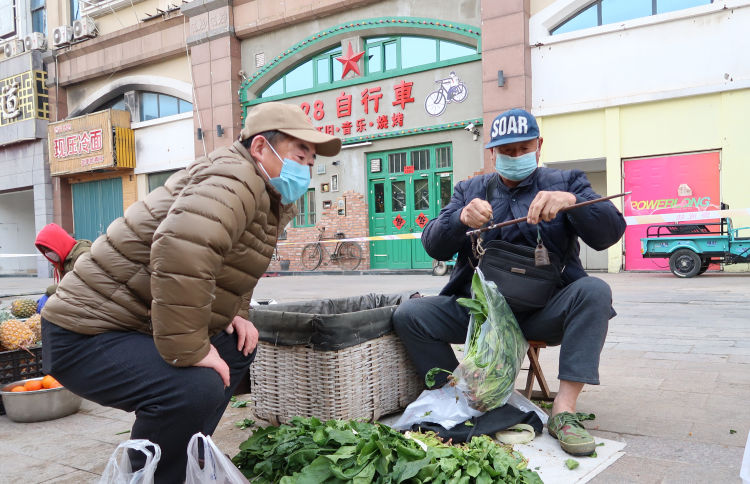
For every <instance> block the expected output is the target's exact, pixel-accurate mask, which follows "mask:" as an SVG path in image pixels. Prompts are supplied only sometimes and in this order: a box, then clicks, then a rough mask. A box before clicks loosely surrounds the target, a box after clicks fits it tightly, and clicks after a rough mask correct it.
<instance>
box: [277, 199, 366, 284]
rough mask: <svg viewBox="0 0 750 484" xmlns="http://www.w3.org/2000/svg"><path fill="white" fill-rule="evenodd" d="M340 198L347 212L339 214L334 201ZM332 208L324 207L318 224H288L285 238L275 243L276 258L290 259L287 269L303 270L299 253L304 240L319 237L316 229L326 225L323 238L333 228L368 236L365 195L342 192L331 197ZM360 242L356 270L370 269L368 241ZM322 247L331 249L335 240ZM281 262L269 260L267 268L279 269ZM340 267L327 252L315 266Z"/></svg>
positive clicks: (330, 235)
mask: <svg viewBox="0 0 750 484" xmlns="http://www.w3.org/2000/svg"><path fill="white" fill-rule="evenodd" d="M339 199H344V200H345V201H346V215H339V214H338V206H337V204H336V202H337V201H338V200H339ZM332 202H333V203H332V206H331V208H327V209H324V210H323V212H322V213H319V214H318V217H317V220H318V222H317V224H316V225H315V227H299V228H296V227H292V226H291V225H290V226H289V227H288V228H287V231H286V232H287V239H286V240H283V241H280V242H282V243H283V244H282V245H279V247H278V254H279V259H281V260H288V261H289V270H291V271H304V270H305V269H304V268H303V267H302V264H301V263H300V256H301V255H302V250H303V249H304V247H305V244H308V243H310V242H315V241H316V240H318V229H319V228H320V227H325V233H324V239H328V238H333V237H334V235H335V234H336V232H344V234H345V235H346V237H347V238H353V237H367V235H368V233H369V228H368V224H367V220H368V211H367V203H366V201H365V197H364V195H362V194H360V193H357V192H354V191H346V192H344V194H343V195H342V196H341V197H339V198H337V199H335V200H333V201H332ZM358 244H359V246H360V247H361V248H362V262H360V264H359V267H357V270H362V269H369V268H370V244H369V243H367V242H359V243H358ZM324 245H325V248H326V249H327V250H328V252H329V253H330V252H333V250H334V249H335V247H336V244H335V243H334V242H328V243H325V244H324ZM280 269H281V267H280V263H279V261H278V260H275V261H271V265H270V266H269V267H268V271H269V272H274V271H278V270H280ZM338 269H339V267H338V266H337V265H336V264H331V263H330V259H329V257H328V256H327V255H325V254H324V255H323V262H322V263H321V264H320V267H318V269H317V270H319V271H321V270H325V271H327V270H338Z"/></svg>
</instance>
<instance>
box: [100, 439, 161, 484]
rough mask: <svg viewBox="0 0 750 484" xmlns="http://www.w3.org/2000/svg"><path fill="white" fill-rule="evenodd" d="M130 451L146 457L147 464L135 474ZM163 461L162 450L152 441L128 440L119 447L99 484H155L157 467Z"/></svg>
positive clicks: (108, 463) (111, 457) (110, 459)
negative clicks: (129, 454) (131, 464)
mask: <svg viewBox="0 0 750 484" xmlns="http://www.w3.org/2000/svg"><path fill="white" fill-rule="evenodd" d="M128 450H133V451H137V452H142V453H143V454H145V455H146V464H145V465H144V466H143V468H142V469H139V470H137V471H135V472H133V470H132V468H131V466H130V457H129V456H128ZM159 459H161V448H160V447H159V445H158V444H154V443H153V442H151V441H150V440H145V439H134V440H126V441H125V442H122V443H120V445H118V446H117V448H116V449H115V451H114V452H113V453H112V455H111V456H110V458H109V462H107V467H105V468H104V472H103V473H102V477H101V478H100V479H99V484H153V482H154V472H156V465H157V464H158V463H159Z"/></svg>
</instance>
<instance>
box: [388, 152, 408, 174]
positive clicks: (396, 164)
mask: <svg viewBox="0 0 750 484" xmlns="http://www.w3.org/2000/svg"><path fill="white" fill-rule="evenodd" d="M405 166H406V153H403V152H402V153H391V154H389V155H388V171H389V172H391V173H401V172H402V171H404V167H405Z"/></svg>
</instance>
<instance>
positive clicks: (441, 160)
mask: <svg viewBox="0 0 750 484" xmlns="http://www.w3.org/2000/svg"><path fill="white" fill-rule="evenodd" d="M451 164H452V163H451V147H450V146H443V147H440V148H436V149H435V167H436V168H450V167H451Z"/></svg>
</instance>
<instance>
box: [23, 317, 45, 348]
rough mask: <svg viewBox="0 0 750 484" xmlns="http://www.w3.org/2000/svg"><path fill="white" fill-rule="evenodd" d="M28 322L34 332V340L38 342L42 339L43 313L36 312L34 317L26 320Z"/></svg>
mask: <svg viewBox="0 0 750 484" xmlns="http://www.w3.org/2000/svg"><path fill="white" fill-rule="evenodd" d="M26 324H27V325H28V326H29V329H31V331H32V332H33V333H34V342H35V343H37V342H39V341H41V340H42V315H41V314H39V313H36V314H35V315H33V316H32V317H30V318H29V319H27V320H26Z"/></svg>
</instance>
